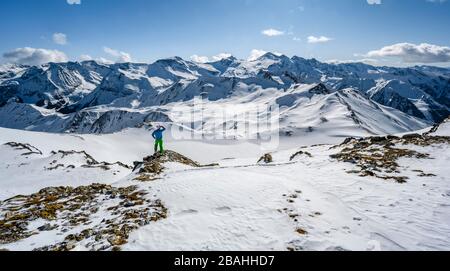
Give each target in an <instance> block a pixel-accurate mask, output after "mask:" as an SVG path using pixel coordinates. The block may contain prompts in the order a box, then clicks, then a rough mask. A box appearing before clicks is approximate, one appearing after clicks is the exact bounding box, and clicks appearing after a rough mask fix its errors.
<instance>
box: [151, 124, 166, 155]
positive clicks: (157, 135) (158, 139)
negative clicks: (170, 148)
mask: <svg viewBox="0 0 450 271" xmlns="http://www.w3.org/2000/svg"><path fill="white" fill-rule="evenodd" d="M165 130H166V128H165V127H163V126H160V125H158V126H156V130H155V131H154V132H153V134H152V137H153V138H154V139H155V153H157V152H158V146H159V151H160V152H161V154H164V147H163V133H164V131H165Z"/></svg>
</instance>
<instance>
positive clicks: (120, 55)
mask: <svg viewBox="0 0 450 271" xmlns="http://www.w3.org/2000/svg"><path fill="white" fill-rule="evenodd" d="M103 51H104V52H105V53H107V54H108V55H110V56H112V57H114V58H115V62H116V63H124V62H131V61H132V58H131V55H130V54H129V53H126V52H122V51H119V50H116V49H111V48H109V47H103Z"/></svg>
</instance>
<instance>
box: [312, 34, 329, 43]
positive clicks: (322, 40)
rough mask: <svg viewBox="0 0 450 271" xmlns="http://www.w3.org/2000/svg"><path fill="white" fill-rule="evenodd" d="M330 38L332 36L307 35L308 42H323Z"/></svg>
mask: <svg viewBox="0 0 450 271" xmlns="http://www.w3.org/2000/svg"><path fill="white" fill-rule="evenodd" d="M332 40H333V39H332V38H328V37H325V36H320V37H316V36H309V37H308V43H325V42H329V41H332Z"/></svg>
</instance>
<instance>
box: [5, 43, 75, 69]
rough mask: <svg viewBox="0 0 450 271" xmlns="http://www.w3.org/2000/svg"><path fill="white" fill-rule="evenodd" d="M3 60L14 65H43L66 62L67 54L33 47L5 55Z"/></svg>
mask: <svg viewBox="0 0 450 271" xmlns="http://www.w3.org/2000/svg"><path fill="white" fill-rule="evenodd" d="M3 58H4V59H5V60H6V61H8V62H12V63H17V64H24V65H41V64H45V63H48V62H66V61H68V58H67V56H66V54H65V53H63V52H61V51H58V50H49V49H37V48H31V47H24V48H17V49H15V50H13V51H11V52H6V53H4V54H3Z"/></svg>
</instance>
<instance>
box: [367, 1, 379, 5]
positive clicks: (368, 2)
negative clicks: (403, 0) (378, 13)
mask: <svg viewBox="0 0 450 271" xmlns="http://www.w3.org/2000/svg"><path fill="white" fill-rule="evenodd" d="M367 4H369V5H381V0H367Z"/></svg>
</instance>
